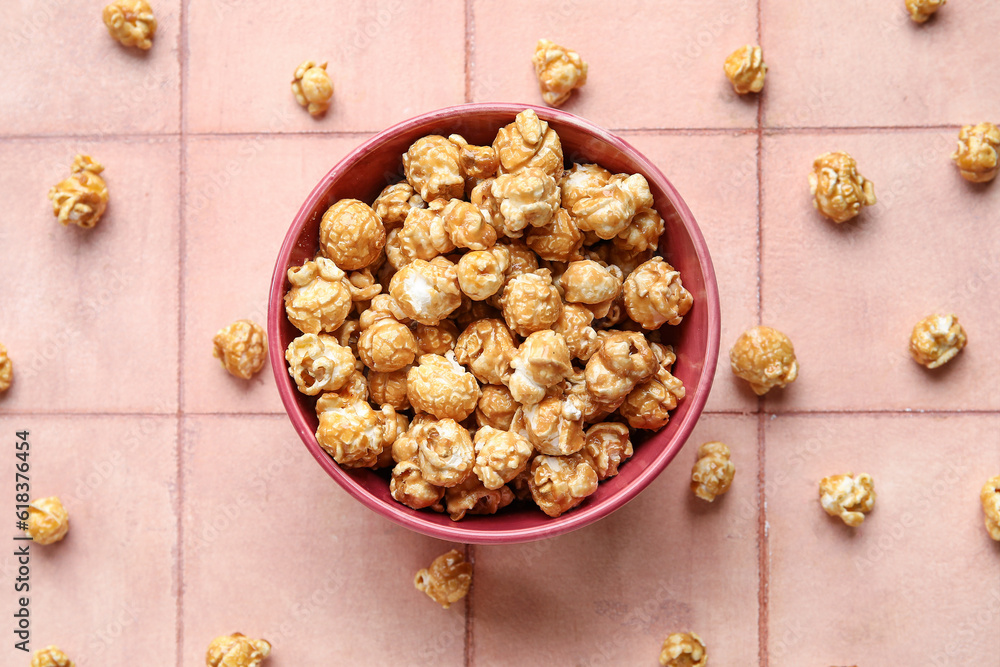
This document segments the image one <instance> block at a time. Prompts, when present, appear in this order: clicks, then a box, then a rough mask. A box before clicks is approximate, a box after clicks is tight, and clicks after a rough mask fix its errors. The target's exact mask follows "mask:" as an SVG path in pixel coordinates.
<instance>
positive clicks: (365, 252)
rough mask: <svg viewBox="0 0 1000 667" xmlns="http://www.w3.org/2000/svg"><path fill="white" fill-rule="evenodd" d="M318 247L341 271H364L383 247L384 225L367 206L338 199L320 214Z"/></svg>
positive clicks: (362, 203)
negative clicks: (321, 215)
mask: <svg viewBox="0 0 1000 667" xmlns="http://www.w3.org/2000/svg"><path fill="white" fill-rule="evenodd" d="M319 247H320V250H321V251H322V253H323V255H324V256H325V257H328V258H329V259H332V260H333V262H334V263H335V264H336V265H337V266H339V267H340V268H341V269H343V270H344V271H355V270H357V269H363V268H365V267H366V266H368V265H369V264H371V263H372V262H374V261H375V260H376V259H378V256H379V254H380V253H381V252H382V248H384V247H385V226H384V225H382V221H381V220H379V217H378V216H377V215H375V211H373V210H372V208H371V207H370V206H369V205H368V204H366V203H364V202H361V201H358V200H357V199H341V200H340V201H338V202H337V203H336V204H334V205H333V206H331V207H330V208H328V209H327V210H326V213H324V214H323V219H322V220H321V221H320V223H319Z"/></svg>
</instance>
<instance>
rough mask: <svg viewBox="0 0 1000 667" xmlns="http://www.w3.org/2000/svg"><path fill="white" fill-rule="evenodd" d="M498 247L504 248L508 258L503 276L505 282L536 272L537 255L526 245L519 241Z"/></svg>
mask: <svg viewBox="0 0 1000 667" xmlns="http://www.w3.org/2000/svg"><path fill="white" fill-rule="evenodd" d="M495 247H496V246H495ZM500 247H502V248H506V249H507V252H508V255H509V256H510V262H509V266H508V267H507V271H506V273H505V274H504V276H505V280H506V282H508V283H509V282H510V281H511V280H513V279H514V278H517V277H518V276H520V275H523V274H525V273H534V272H535V271H537V270H538V255H536V254H535V253H534V252H532V250H531V248H529V247H528V246H527V245H526V244H524V243H522V242H521V241H510V242H508V243H505V244H503V245H501V246H500Z"/></svg>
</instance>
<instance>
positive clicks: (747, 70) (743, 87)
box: [723, 44, 767, 95]
mask: <svg viewBox="0 0 1000 667" xmlns="http://www.w3.org/2000/svg"><path fill="white" fill-rule="evenodd" d="M723 69H724V70H725V71H726V78H728V79H729V83H731V84H733V90H735V91H736V92H737V93H739V94H740V95H746V94H747V93H759V92H760V91H762V90H763V89H764V76H765V75H766V74H767V65H765V64H764V55H763V53H762V52H761V50H760V47H759V46H753V45H752V44H747V45H746V46H741V47H740V48H738V49H736V50H735V51H733V52H732V53H731V54H729V57H728V58H726V64H725V65H724V66H723Z"/></svg>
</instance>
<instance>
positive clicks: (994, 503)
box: [979, 475, 1000, 542]
mask: <svg viewBox="0 0 1000 667" xmlns="http://www.w3.org/2000/svg"><path fill="white" fill-rule="evenodd" d="M979 500H981V501H982V503H983V514H985V515H986V516H985V520H986V532H988V533H989V534H990V537H991V538H993V539H994V540H996V541H997V542H1000V475H997V476H996V477H993V478H991V479H990V480H988V481H987V482H986V484H984V485H983V489H982V491H980V492H979Z"/></svg>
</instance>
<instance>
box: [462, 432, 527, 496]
mask: <svg viewBox="0 0 1000 667" xmlns="http://www.w3.org/2000/svg"><path fill="white" fill-rule="evenodd" d="M473 446H474V448H475V450H476V463H475V467H474V468H473V472H474V473H475V474H476V477H477V478H479V480H480V481H481V482H482V484H483V486H484V487H485V488H487V489H499V488H500V487H502V486H503V485H504V484H506V483H507V482H509V481H511V480H512V479H514V478H515V477H517V476H518V475H519V474H520V473H521V471H523V470H524V469H525V467H526V466H527V465H528V460H529V459H530V458H531V454H532V453H533V452H534V450H533V448H532V446H531V443H530V442H528V440H527V439H526V438H525V437H524V436H522V435H520V434H519V433H515V432H513V431H504V430H501V429H496V428H493V427H491V426H483V427H482V428H480V429H479V430H478V431H476V437H475V440H474V441H473Z"/></svg>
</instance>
